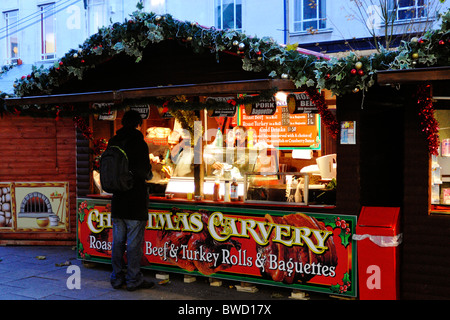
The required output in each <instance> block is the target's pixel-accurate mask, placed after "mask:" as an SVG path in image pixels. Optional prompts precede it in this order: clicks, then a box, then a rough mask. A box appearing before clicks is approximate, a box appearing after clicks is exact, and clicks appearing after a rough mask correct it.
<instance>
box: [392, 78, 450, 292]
mask: <svg viewBox="0 0 450 320" xmlns="http://www.w3.org/2000/svg"><path fill="white" fill-rule="evenodd" d="M447 88H448V85H447ZM409 89H410V91H409V92H407V93H405V95H406V96H409V97H411V100H410V101H409V103H408V104H407V105H406V106H405V107H406V108H405V109H406V111H405V117H406V119H405V144H404V150H405V170H404V203H403V213H402V224H403V236H404V239H403V244H402V250H401V252H402V260H401V265H400V266H401V274H400V279H401V297H402V298H403V299H450V278H449V277H448V270H449V266H450V246H449V240H450V236H449V235H450V215H434V214H429V192H430V191H429V186H430V174H429V172H430V169H429V168H430V167H429V166H430V158H429V154H428V147H427V142H426V139H425V136H424V134H423V132H422V131H421V129H420V126H419V118H418V116H417V113H418V112H417V111H418V110H417V106H416V101H415V100H414V98H413V95H414V94H415V91H416V90H415V86H411V87H410V88H409Z"/></svg>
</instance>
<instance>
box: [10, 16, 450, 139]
mask: <svg viewBox="0 0 450 320" xmlns="http://www.w3.org/2000/svg"><path fill="white" fill-rule="evenodd" d="M441 18H442V24H441V28H440V29H438V30H433V31H429V32H427V33H425V34H424V35H423V36H422V37H421V38H414V39H412V40H411V41H410V42H405V41H403V42H402V44H401V45H400V46H399V48H397V49H396V50H393V51H391V50H385V49H383V48H381V50H380V52H378V53H374V54H372V55H370V56H358V55H357V54H356V53H354V52H351V53H350V54H348V55H347V56H346V57H344V58H340V59H336V58H332V59H330V60H325V59H323V58H317V57H315V56H312V55H305V54H302V53H300V52H299V51H297V50H296V46H282V45H279V44H277V43H276V42H275V41H274V40H273V39H272V38H268V37H263V38H257V37H251V36H247V35H245V34H243V33H241V32H238V31H235V30H229V29H226V30H218V29H216V28H214V27H211V28H208V27H204V26H201V25H199V24H198V23H196V22H186V21H180V20H176V19H174V18H173V17H172V16H171V15H170V14H166V15H157V14H155V13H146V12H142V11H136V12H134V13H133V14H132V15H131V16H130V19H128V20H126V21H125V22H123V23H114V24H112V25H111V26H109V27H104V28H101V29H100V30H99V32H98V33H97V34H94V35H92V36H91V37H90V38H88V39H87V40H86V41H85V42H84V43H83V44H81V45H80V46H79V48H78V50H76V49H72V50H70V51H69V52H67V53H66V54H65V55H64V56H63V57H62V58H61V59H60V60H59V61H57V62H55V64H54V65H53V66H52V67H50V68H49V69H45V68H44V67H43V66H41V67H35V66H33V68H32V72H31V73H30V74H29V75H27V76H23V77H22V78H21V79H18V80H16V82H15V83H14V95H15V96H17V97H25V96H36V95H49V94H53V93H54V92H57V91H56V90H57V89H58V87H60V86H61V85H63V84H64V83H66V82H67V81H69V80H71V79H73V78H77V79H79V80H82V79H83V77H84V75H85V73H86V71H88V70H90V69H92V68H95V66H96V65H98V64H101V63H102V62H104V61H106V60H108V59H110V58H111V57H113V56H115V55H117V54H126V55H128V56H131V57H134V58H135V62H136V63H139V62H140V61H141V60H142V58H143V53H144V50H145V49H146V48H147V47H148V46H150V45H151V44H154V43H159V42H161V41H164V40H169V39H173V40H177V41H180V42H182V43H184V44H185V45H186V46H190V47H191V48H192V50H193V51H194V52H202V51H204V50H209V51H210V52H213V53H216V56H217V59H219V55H218V53H219V52H226V53H230V54H233V55H237V56H239V57H241V59H242V68H243V69H244V70H246V71H253V72H260V71H266V72H267V73H268V75H269V77H272V78H281V79H290V80H292V81H293V82H294V83H295V85H296V86H297V87H298V88H307V89H308V91H309V92H311V93H313V91H317V90H321V89H327V90H330V91H331V92H332V93H333V94H335V95H338V96H339V95H344V94H349V93H352V92H357V91H360V90H368V88H370V87H371V86H372V85H374V84H375V82H376V74H377V71H379V70H400V69H412V68H417V67H430V66H448V65H450V32H449V27H450V10H449V11H447V12H446V13H445V14H444V15H442V16H441ZM263 96H264V95H263V94H262V95H260V96H257V97H256V98H255V97H252V99H253V101H256V102H257V101H258V99H262V97H263ZM312 96H313V97H316V95H315V94H312ZM2 97H3V98H4V97H7V96H5V95H4V94H3V95H2ZM247 98H248V99H250V97H247ZM312 99H315V98H312ZM242 102H243V103H245V102H246V101H242ZM151 103H155V104H156V105H162V104H165V105H166V106H167V107H168V108H169V109H171V110H178V109H182V108H183V109H188V110H196V109H197V108H204V107H206V108H218V107H220V106H219V105H218V104H219V103H223V102H215V103H216V104H215V105H206V104H199V103H197V104H192V103H180V102H175V101H173V100H170V99H167V98H163V99H159V100H158V101H156V100H153V101H151ZM236 103H239V102H236ZM315 103H316V105H318V108H319V113H320V114H321V116H322V117H323V119H324V122H325V125H326V126H327V127H328V128H329V130H330V131H331V132H332V133H333V134H334V133H336V132H337V130H338V128H337V123H336V121H335V119H333V116H332V114H331V113H330V112H329V110H328V108H326V104H325V103H324V102H323V101H321V100H320V98H319V97H317V99H315ZM119 107H122V108H123V107H125V105H120V106H117V108H119ZM4 109H6V106H5V107H4ZM7 111H9V112H11V113H16V114H22V115H33V114H34V115H38V116H42V114H43V113H48V114H49V116H53V117H56V116H57V115H58V116H60V117H61V116H72V117H73V116H74V115H76V116H82V115H84V114H89V113H93V112H97V111H98V110H90V109H87V108H83V107H80V108H78V107H77V108H75V109H74V110H70V108H67V107H64V106H59V108H56V107H55V106H20V107H13V108H12V110H9V109H7ZM2 112H3V110H2ZM428 120H429V121H430V122H429V123H423V126H424V128H425V129H426V128H427V127H430V126H433V123H432V120H431V118H429V117H427V118H426V121H428ZM430 143H431V142H430Z"/></svg>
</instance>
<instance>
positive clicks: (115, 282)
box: [108, 110, 154, 291]
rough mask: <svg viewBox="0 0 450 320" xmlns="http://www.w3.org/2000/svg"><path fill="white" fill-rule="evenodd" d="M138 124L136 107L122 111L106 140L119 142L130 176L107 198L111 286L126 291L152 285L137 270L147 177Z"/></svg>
mask: <svg viewBox="0 0 450 320" xmlns="http://www.w3.org/2000/svg"><path fill="white" fill-rule="evenodd" d="M141 125H142V118H141V116H140V114H139V113H138V112H137V111H134V110H130V111H127V112H125V114H124V116H123V118H122V128H121V129H119V130H117V132H116V135H115V136H114V137H112V138H111V139H110V141H109V142H108V143H109V144H111V145H121V146H123V149H124V151H125V153H126V154H127V157H128V165H129V170H130V171H131V173H132V174H133V180H134V181H133V188H132V189H131V190H129V191H124V192H115V193H113V196H112V202H111V216H112V219H113V245H112V257H111V262H112V268H113V271H112V273H111V279H110V281H111V285H112V286H113V288H115V289H120V288H121V287H122V286H123V285H125V284H126V288H127V290H128V291H134V290H136V289H149V288H151V287H153V285H154V284H153V283H152V282H148V281H146V280H145V279H144V277H143V274H142V272H141V270H140V267H141V258H142V243H143V240H144V230H145V225H146V223H147V220H148V201H149V195H148V189H147V185H146V183H145V180H147V179H148V180H150V179H151V164H150V159H149V151H148V146H147V143H146V142H145V141H144V136H143V134H142V133H141V131H140V128H141ZM125 252H126V258H127V264H126V265H125V261H124V254H125ZM125 267H126V270H125Z"/></svg>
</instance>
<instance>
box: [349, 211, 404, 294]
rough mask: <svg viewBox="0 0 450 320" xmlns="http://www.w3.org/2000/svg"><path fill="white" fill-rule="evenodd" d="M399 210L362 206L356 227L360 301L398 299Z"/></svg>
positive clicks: (355, 237) (400, 236) (354, 237)
mask: <svg viewBox="0 0 450 320" xmlns="http://www.w3.org/2000/svg"><path fill="white" fill-rule="evenodd" d="M399 216H400V208H397V207H363V208H362V210H361V214H360V215H359V218H358V223H357V225H356V234H354V235H353V239H355V240H357V248H358V279H359V294H360V299H361V300H398V299H399V295H400V283H399V282H400V281H399V245H400V243H401V241H402V234H401V233H400V220H399Z"/></svg>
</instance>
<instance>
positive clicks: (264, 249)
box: [258, 213, 337, 283]
mask: <svg viewBox="0 0 450 320" xmlns="http://www.w3.org/2000/svg"><path fill="white" fill-rule="evenodd" d="M265 218H266V221H267V222H268V223H273V224H277V225H289V226H293V227H306V228H309V229H315V230H324V231H326V228H325V226H323V225H322V224H320V223H319V222H318V221H317V220H316V219H315V218H313V217H309V216H307V215H304V214H301V213H295V214H290V215H287V216H283V217H279V216H270V215H266V216H265ZM274 237H275V234H274V232H272V234H271V236H270V239H269V243H268V244H267V245H266V246H259V247H258V252H259V253H260V254H261V256H262V257H263V258H265V264H264V271H262V270H261V275H262V276H265V277H268V278H271V279H272V280H274V281H279V282H281V281H282V282H285V283H294V282H296V281H301V282H306V281H309V280H311V279H312V278H313V277H314V276H315V274H311V273H303V272H297V271H296V270H295V268H291V269H290V270H286V268H273V267H272V268H270V259H269V257H270V255H273V256H275V257H276V261H284V262H288V261H292V262H295V263H297V265H299V264H301V265H302V266H304V265H305V264H310V265H312V264H313V263H314V264H315V265H317V264H319V263H320V264H321V265H327V266H330V267H331V266H336V265H337V255H336V247H335V245H334V241H333V238H332V237H328V238H327V240H326V241H325V246H326V247H327V248H328V249H327V250H326V251H325V252H324V253H323V254H316V253H314V252H312V251H311V250H310V249H309V247H308V246H306V245H303V246H299V245H294V246H292V247H288V246H285V245H283V244H281V243H278V242H274V241H273V239H274ZM314 244H315V245H317V239H315V243H314ZM273 256H272V257H273Z"/></svg>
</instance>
